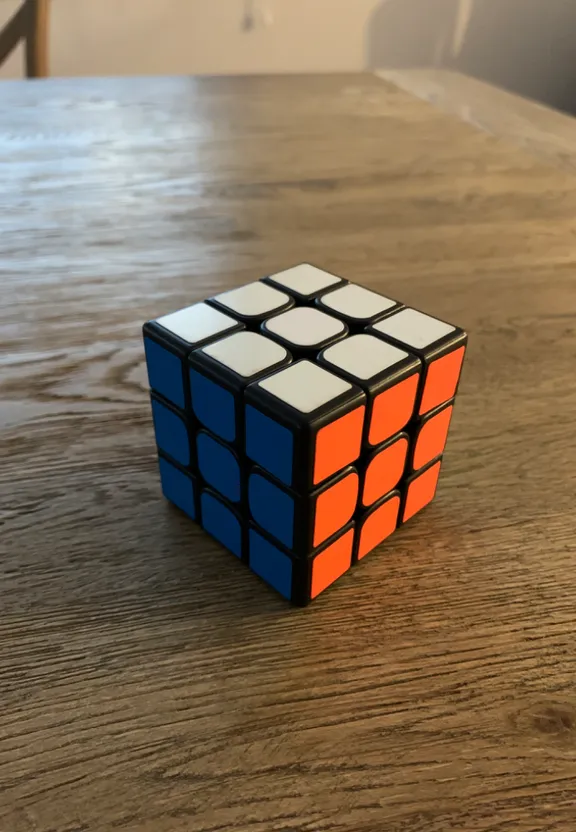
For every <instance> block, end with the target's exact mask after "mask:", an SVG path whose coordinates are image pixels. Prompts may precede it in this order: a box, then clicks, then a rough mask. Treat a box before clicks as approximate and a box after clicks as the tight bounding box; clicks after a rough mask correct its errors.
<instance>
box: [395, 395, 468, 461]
mask: <svg viewBox="0 0 576 832" xmlns="http://www.w3.org/2000/svg"><path fill="white" fill-rule="evenodd" d="M455 403H456V397H454V398H453V399H449V400H448V401H447V402H444V403H443V404H440V405H438V407H435V408H433V409H432V410H429V411H428V413H425V414H424V415H423V416H416V417H415V418H414V419H413V420H412V421H411V422H410V424H409V425H408V427H407V428H406V431H407V432H408V434H409V436H410V450H409V451H408V459H407V463H406V471H405V474H406V476H410V475H411V474H415V473H417V472H416V469H415V468H414V454H415V453H416V444H417V442H418V437H419V436H420V431H421V430H422V428H423V427H424V425H425V424H427V422H429V421H430V419H433V418H434V416H438V414H439V413H442V411H443V410H446V409H447V408H448V407H452V408H453V407H454V405H455ZM451 427H452V425H450V427H449V428H448V432H450V428H451ZM443 455H444V451H442V453H441V454H438V455H437V456H435V457H434V460H436V459H439V457H441V456H443ZM434 460H431V461H430V463H428V462H427V463H426V465H423V466H422V467H421V468H419V469H418V471H423V470H425V469H426V468H427V467H428V465H429V464H432V462H433V461H434Z"/></svg>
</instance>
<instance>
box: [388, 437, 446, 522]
mask: <svg viewBox="0 0 576 832" xmlns="http://www.w3.org/2000/svg"><path fill="white" fill-rule="evenodd" d="M443 457H444V455H443V454H440V456H437V457H434V459H431V460H430V462H429V463H428V465H424V466H423V467H422V468H419V469H418V471H416V472H414V473H413V474H410V476H406V477H404V479H403V480H402V482H401V483H400V488H399V490H400V492H401V499H400V511H399V512H398V528H400V527H401V526H404V525H406V523H409V522H410V521H411V520H413V519H414V517H417V516H418V514H420V512H417V513H416V514H414V515H412V517H409V518H408V520H405V521H404V520H402V518H403V517H404V510H405V508H406V501H407V499H408V486H409V485H410V484H411V483H412V482H414V480H417V479H418V478H419V477H421V476H422V475H423V474H425V473H426V471H429V470H430V468H433V467H434V465H436V463H438V462H439V463H440V467H442V461H443ZM432 502H433V501H431V502H430V503H429V504H428V505H431V504H432ZM427 507H428V506H424V507H423V508H422V509H421V511H423V510H424V508H427Z"/></svg>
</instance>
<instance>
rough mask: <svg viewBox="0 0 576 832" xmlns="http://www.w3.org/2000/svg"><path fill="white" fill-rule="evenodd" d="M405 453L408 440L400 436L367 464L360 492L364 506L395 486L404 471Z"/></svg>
mask: <svg viewBox="0 0 576 832" xmlns="http://www.w3.org/2000/svg"><path fill="white" fill-rule="evenodd" d="M407 454H408V440H407V439H406V437H405V436H402V437H400V439H398V440H397V441H396V442H394V443H392V445H390V446H389V447H388V448H385V450H383V451H381V452H380V453H379V454H377V455H376V456H375V457H374V458H373V460H372V461H371V462H370V463H369V464H368V467H367V468H366V477H365V479H364V489H363V492H362V503H363V504H364V505H365V506H371V505H372V504H373V503H375V502H376V500H379V499H380V497H383V496H384V495H385V494H388V492H389V491H392V489H394V488H396V486H397V485H398V482H399V481H400V477H401V476H402V474H403V473H404V466H405V464H406V455H407Z"/></svg>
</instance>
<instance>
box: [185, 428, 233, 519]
mask: <svg viewBox="0 0 576 832" xmlns="http://www.w3.org/2000/svg"><path fill="white" fill-rule="evenodd" d="M196 444H197V448H198V468H199V470H200V473H201V474H202V476H203V477H204V479H205V480H206V482H207V483H208V484H209V485H211V486H212V488H214V489H216V491H219V492H220V494H222V495H223V496H224V497H226V499H228V500H230V501H231V502H233V503H237V502H238V501H239V500H240V494H241V483H240V466H239V464H238V460H237V459H236V457H235V456H234V454H233V453H232V451H230V450H229V449H228V448H226V447H224V445H222V444H221V443H220V442H218V441H217V440H216V439H213V438H212V437H211V436H209V435H208V434H207V433H199V434H198V438H197V440H196Z"/></svg>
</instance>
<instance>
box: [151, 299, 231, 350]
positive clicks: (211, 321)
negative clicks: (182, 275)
mask: <svg viewBox="0 0 576 832" xmlns="http://www.w3.org/2000/svg"><path fill="white" fill-rule="evenodd" d="M156 323H157V324H160V326H163V327H164V329H167V330H168V331H169V332H172V333H173V334H174V335H176V336H177V337H178V338H182V340H183V341H187V342H188V343H189V344H198V343H200V341H205V340H206V338H212V337H213V336H214V335H219V334H220V333H221V332H226V331H227V330H228V329H232V328H233V327H235V326H238V321H235V320H234V319H233V318H230V317H229V316H228V315H225V314H224V313H223V312H219V311H218V310H217V309H214V308H213V307H212V306H208V304H207V303H196V304H194V306H187V307H186V308H185V309H179V310H178V312H171V313H170V314H169V315H163V316H162V317H161V318H156Z"/></svg>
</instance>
